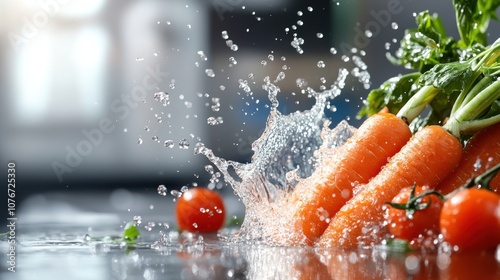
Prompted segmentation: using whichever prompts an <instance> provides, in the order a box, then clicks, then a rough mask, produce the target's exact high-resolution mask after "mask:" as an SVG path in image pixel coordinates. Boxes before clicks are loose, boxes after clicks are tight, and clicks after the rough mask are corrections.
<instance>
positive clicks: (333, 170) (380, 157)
mask: <svg viewBox="0 0 500 280" xmlns="http://www.w3.org/2000/svg"><path fill="white" fill-rule="evenodd" d="M410 138H411V131H410V129H409V127H408V125H407V124H406V123H405V122H404V121H403V120H401V119H400V118H398V117H396V116H395V115H393V114H390V113H378V114H375V115H373V116H371V117H369V118H368V119H366V120H365V121H364V122H363V124H362V125H361V126H360V127H359V128H358V130H357V131H356V132H355V133H354V135H353V136H352V137H351V138H349V139H348V141H347V142H346V143H345V145H344V146H342V148H341V151H340V152H339V154H336V156H335V157H331V158H328V159H326V161H327V162H325V163H324V164H323V166H325V168H323V169H322V170H320V171H317V172H315V173H316V176H313V177H312V178H307V179H306V180H304V181H302V182H301V183H300V184H299V185H297V186H296V188H295V189H294V191H293V192H292V196H291V198H290V199H289V205H291V212H292V215H293V218H292V219H293V221H294V222H295V225H294V226H295V227H294V230H295V232H296V233H299V234H300V235H303V236H305V238H306V239H307V240H306V242H305V243H306V244H308V245H309V244H310V243H311V242H313V241H315V240H316V239H317V238H319V236H321V234H322V233H323V231H324V230H325V229H326V227H327V226H328V223H329V220H330V218H331V217H333V215H334V214H335V213H336V212H337V211H338V210H339V209H340V208H341V207H342V206H343V205H344V204H345V203H346V202H347V201H348V200H349V199H350V198H351V197H352V193H353V189H354V188H355V187H356V185H359V184H365V183H367V182H368V181H369V180H370V179H371V178H372V177H373V176H375V175H377V173H378V172H379V171H380V169H381V168H382V166H383V165H385V164H386V163H387V161H388V159H389V158H390V157H392V156H393V155H394V154H396V153H397V152H398V151H399V150H400V149H401V147H403V146H404V145H405V144H406V142H408V140H409V139H410ZM318 173H319V174H318ZM293 242H295V243H296V242H297V241H296V240H294V241H293ZM295 245H296V244H295Z"/></svg>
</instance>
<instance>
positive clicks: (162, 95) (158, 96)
mask: <svg viewBox="0 0 500 280" xmlns="http://www.w3.org/2000/svg"><path fill="white" fill-rule="evenodd" d="M153 98H154V100H156V101H158V102H160V103H161V104H162V105H163V106H167V105H168V104H170V96H169V95H168V93H166V92H163V91H159V92H155V93H154V94H153Z"/></svg>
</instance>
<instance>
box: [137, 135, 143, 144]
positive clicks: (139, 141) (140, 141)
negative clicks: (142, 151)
mask: <svg viewBox="0 0 500 280" xmlns="http://www.w3.org/2000/svg"><path fill="white" fill-rule="evenodd" d="M143 142H144V140H142V138H141V137H138V138H137V144H139V145H142V143H143Z"/></svg>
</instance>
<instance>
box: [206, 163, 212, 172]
mask: <svg viewBox="0 0 500 280" xmlns="http://www.w3.org/2000/svg"><path fill="white" fill-rule="evenodd" d="M205 171H207V173H208V174H214V167H213V166H212V165H210V164H207V165H205Z"/></svg>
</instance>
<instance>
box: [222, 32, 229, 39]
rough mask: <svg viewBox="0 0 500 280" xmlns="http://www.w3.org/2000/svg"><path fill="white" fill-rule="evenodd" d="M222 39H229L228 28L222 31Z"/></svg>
mask: <svg viewBox="0 0 500 280" xmlns="http://www.w3.org/2000/svg"><path fill="white" fill-rule="evenodd" d="M222 39H224V40H227V39H229V35H228V34H227V31H226V30H224V31H222Z"/></svg>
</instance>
